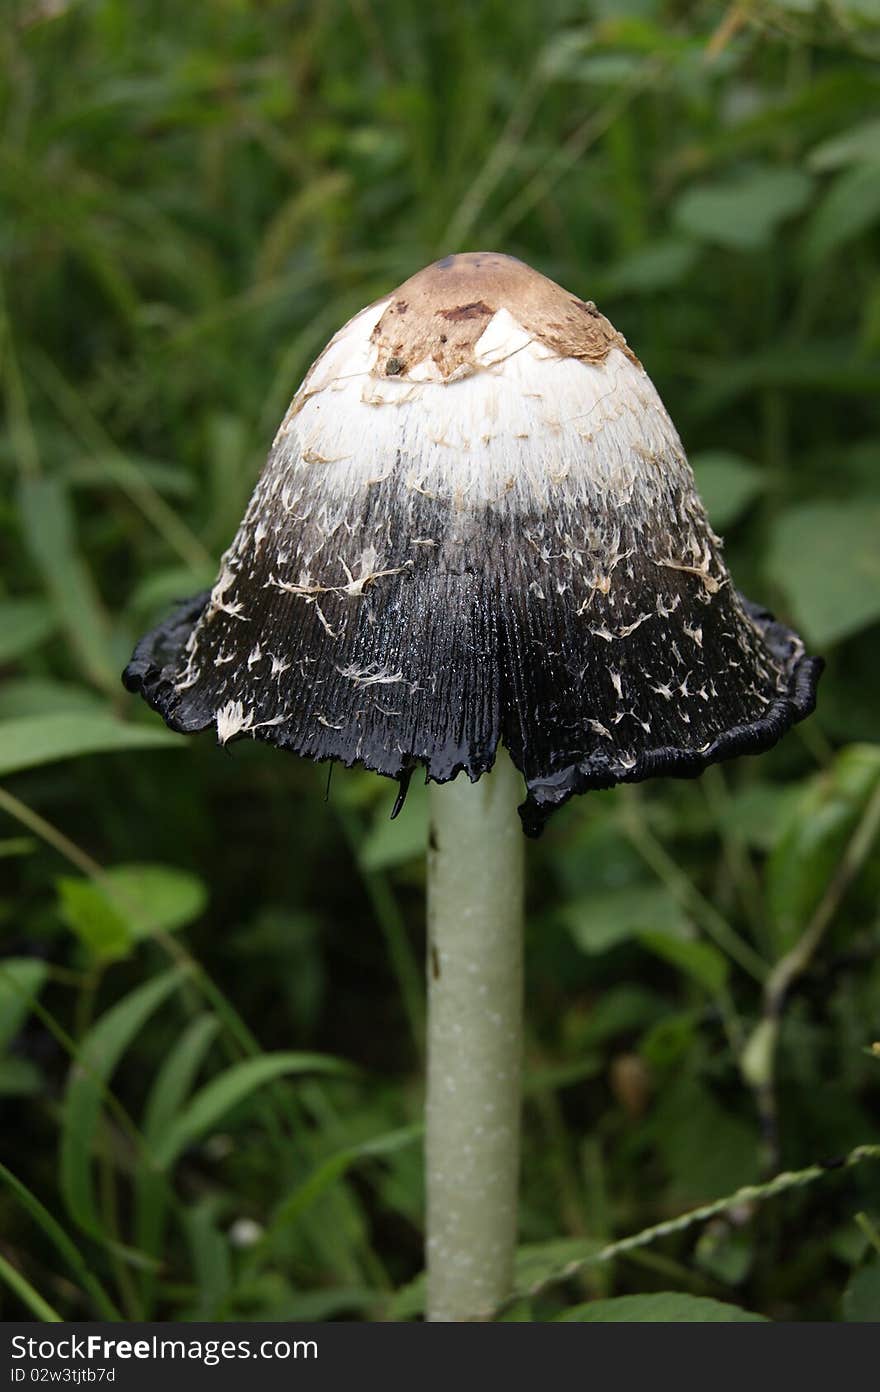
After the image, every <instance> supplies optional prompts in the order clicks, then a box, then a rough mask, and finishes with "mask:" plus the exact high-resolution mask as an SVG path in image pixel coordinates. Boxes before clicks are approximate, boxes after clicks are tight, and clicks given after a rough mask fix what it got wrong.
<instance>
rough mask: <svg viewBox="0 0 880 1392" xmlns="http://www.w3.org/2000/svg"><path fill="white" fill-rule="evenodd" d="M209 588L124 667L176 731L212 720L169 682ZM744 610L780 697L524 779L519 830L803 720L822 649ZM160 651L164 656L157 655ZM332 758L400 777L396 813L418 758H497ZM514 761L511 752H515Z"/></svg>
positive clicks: (473, 767)
mask: <svg viewBox="0 0 880 1392" xmlns="http://www.w3.org/2000/svg"><path fill="white" fill-rule="evenodd" d="M208 598H209V592H208V591H204V592H202V593H201V594H198V595H194V596H193V597H192V598H191V599H188V600H186V601H184V602H183V603H181V604H180V605H179V606H178V607H177V608H176V609H175V610H174V611H173V613H172V614H171V615H170V616H169V617H168V618H167V619H166V620H165V622H164V623H162V624H159V625H158V626H157V627H156V628H154V629H152V630H151V631H150V632H149V633H147V634H145V635H144V637H143V638H142V639H141V640H140V642H139V643H138V644H137V646H136V648H135V650H134V653H133V654H132V657H131V661H130V662H129V663H128V665H127V666H126V668H125V670H124V672H123V673H122V682H123V685H124V686H125V688H126V690H128V691H131V692H133V693H136V694H140V695H141V696H143V698H144V699H145V700H146V701H147V702H148V704H149V705H150V706H152V707H153V709H154V710H156V711H157V712H158V713H159V715H161V716H162V718H163V720H164V721H165V723H166V724H167V725H168V726H169V728H170V729H172V730H174V731H176V732H177V733H179V734H198V733H199V732H200V731H203V730H206V729H208V728H209V726H210V723H211V722H210V721H204V722H203V723H200V724H194V723H188V722H186V721H184V720H182V719H181V718H180V717H179V716H178V715H177V713H176V709H175V694H176V693H175V690H174V685H173V680H172V677H173V671H174V667H173V666H172V662H174V661H175V660H176V659H177V658H178V657H179V654H180V652H181V650H182V648H183V646H184V645H185V643H186V639H187V638H188V636H189V633H190V632H191V630H192V627H193V625H194V624H195V622H196V620H197V619H198V617H199V615H200V614H201V613H202V610H203V609H204V607H205V605H206V604H207V602H208ZM742 603H743V605H744V607H745V610H746V613H747V614H748V616H749V618H750V619H751V620H752V621H753V623H755V625H756V626H757V627H758V628H759V629H760V630H761V633H762V635H763V637H764V640H765V642H767V644H768V646H769V647H770V648H771V650H772V651H773V653H774V655H775V656H776V657H778V658H780V659H782V660H783V662H784V664H785V666H786V667H787V668H789V670H790V685H789V691H788V693H787V694H786V695H784V696H780V697H778V698H777V699H776V700H775V701H774V702H773V703H772V704H771V706H770V707H769V709H768V710H767V712H766V714H765V715H764V716H763V717H762V718H761V719H760V720H755V721H750V722H747V723H744V724H742V725H735V726H732V727H731V728H730V729H729V730H725V731H724V733H723V734H721V735H719V736H718V738H717V739H716V740H713V742H712V743H711V744H710V745H708V746H707V747H706V748H705V749H702V750H687V749H680V748H676V747H673V746H669V747H664V748H658V749H651V750H646V751H645V752H644V753H643V754H641V755H640V756H639V757H638V758H637V759H636V762H635V764H634V765H633V766H632V768H630V769H628V770H627V771H626V773H625V774H621V773H620V772H619V771H618V769H617V768H613V767H612V764H611V761H610V759H609V758H608V757H607V756H605V755H602V754H601V753H599V752H598V751H597V752H595V753H593V754H592V755H591V756H590V758H589V759H588V760H586V761H584V762H581V763H572V764H569V765H566V766H564V767H562V768H560V769H557V770H555V771H554V772H553V774H552V775H550V776H549V777H544V778H541V779H540V780H538V779H532V780H531V781H529V780H527V782H526V798H525V801H524V802H523V803H522V804H521V805H520V807H519V808H518V811H519V816H520V820H521V822H522V827H523V831H524V832H525V834H526V836H529V837H532V838H536V837H539V836H540V835H541V833H542V832H543V830H544V827H545V826H546V823H547V821H548V819H549V817H550V816H551V814H552V813H553V812H555V811H556V810H557V809H558V808H560V807H562V806H564V805H565V803H566V802H568V801H569V799H570V798H572V797H575V796H577V795H579V794H581V793H586V792H591V791H593V790H601V789H608V788H612V787H615V786H616V785H617V784H618V783H641V782H644V781H645V780H646V779H648V778H663V777H666V778H697V777H699V775H700V774H701V773H702V772H703V771H704V770H705V769H706V768H708V767H709V766H710V765H711V764H715V763H719V762H720V761H721V760H724V759H730V758H735V757H737V756H738V755H741V754H761V753H764V752H765V751H766V750H768V749H770V748H772V746H773V745H774V744H776V743H777V742H778V741H779V740H780V739H781V738H782V736H783V735H785V734H786V733H787V732H788V731H789V730H790V729H791V728H792V727H793V726H794V725H796V724H798V723H799V722H800V721H801V720H805V719H806V717H807V716H809V715H811V714H812V712H813V711H814V710H815V708H816V688H817V685H818V681H819V677H820V676H821V674H822V671H823V668H824V666H825V663H824V660H823V659H822V658H821V657H807V656H801V657H796V656H795V654H796V653H798V652H799V651H800V649H801V645H800V640H799V639H798V638H797V636H796V634H794V633H793V632H792V630H791V629H789V628H787V627H786V626H785V625H784V624H782V623H780V622H778V621H777V620H776V619H775V618H774V616H773V615H772V614H771V613H770V612H769V611H768V610H766V609H764V608H762V607H760V606H759V605H755V604H752V603H751V601H749V600H747V599H744V598H743V600H742ZM163 653H164V654H166V655H167V657H168V661H167V662H163V661H162V655H163ZM254 737H255V738H257V739H261V740H264V741H265V742H266V743H269V744H273V745H275V746H276V747H277V748H279V749H286V750H288V751H289V752H292V753H298V752H299V751H297V750H296V749H295V748H293V746H291V745H289V744H285V742H284V739H283V737H279V734H278V732H277V730H275V729H272V728H270V729H267V730H265V731H262V730H256V731H254ZM328 761H332V762H336V763H341V764H343V766H344V767H346V768H351V767H353V766H354V765H356V764H357V765H360V766H361V767H363V768H365V769H368V770H369V771H370V772H372V773H379V774H381V775H382V776H383V777H385V778H392V779H395V780H396V781H397V783H398V784H399V785H400V787H399V792H398V796H397V799H396V801H395V804H394V813H393V815H394V816H396V815H397V814H398V813H399V812H400V810H401V808H402V806H403V801H404V800H405V797H406V790H407V787H408V785H409V781H410V778H411V777H412V774H413V771H414V769H415V768H417V767H418V765H419V764H422V765H423V766H424V767H425V772H426V779H427V780H428V781H431V782H436V783H447V782H450V781H451V780H452V779H453V778H455V777H457V776H458V774H459V773H462V772H463V773H466V774H467V775H468V777H469V778H470V779H471V781H476V779H478V778H479V777H481V776H482V774H484V773H487V772H488V771H489V770H490V769H491V767H492V765H493V763H494V762H495V751H494V749H491V750H489V749H485V748H484V749H482V750H480V751H479V752H478V751H477V750H473V751H469V752H468V753H467V754H465V755H463V758H462V760H461V762H460V763H457V764H455V765H454V766H453V767H452V768H451V769H449V768H448V766H447V770H446V771H445V772H444V773H443V775H441V776H437V775H436V774H434V773H432V770H431V762H430V760H424V759H419V758H415V757H412V758H403V759H402V760H400V759H399V758H398V760H397V761H396V763H395V766H392V765H391V764H389V762H388V761H387V759H386V760H384V761H383V760H380V759H379V758H378V757H376V756H375V755H372V756H371V755H370V754H369V753H362V754H360V755H357V756H353V757H351V758H347V757H346V756H344V755H336V754H328V755H327V756H325V757H324V758H321V759H318V760H317V761H316V762H319V763H324V762H328ZM514 763H516V759H514Z"/></svg>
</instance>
